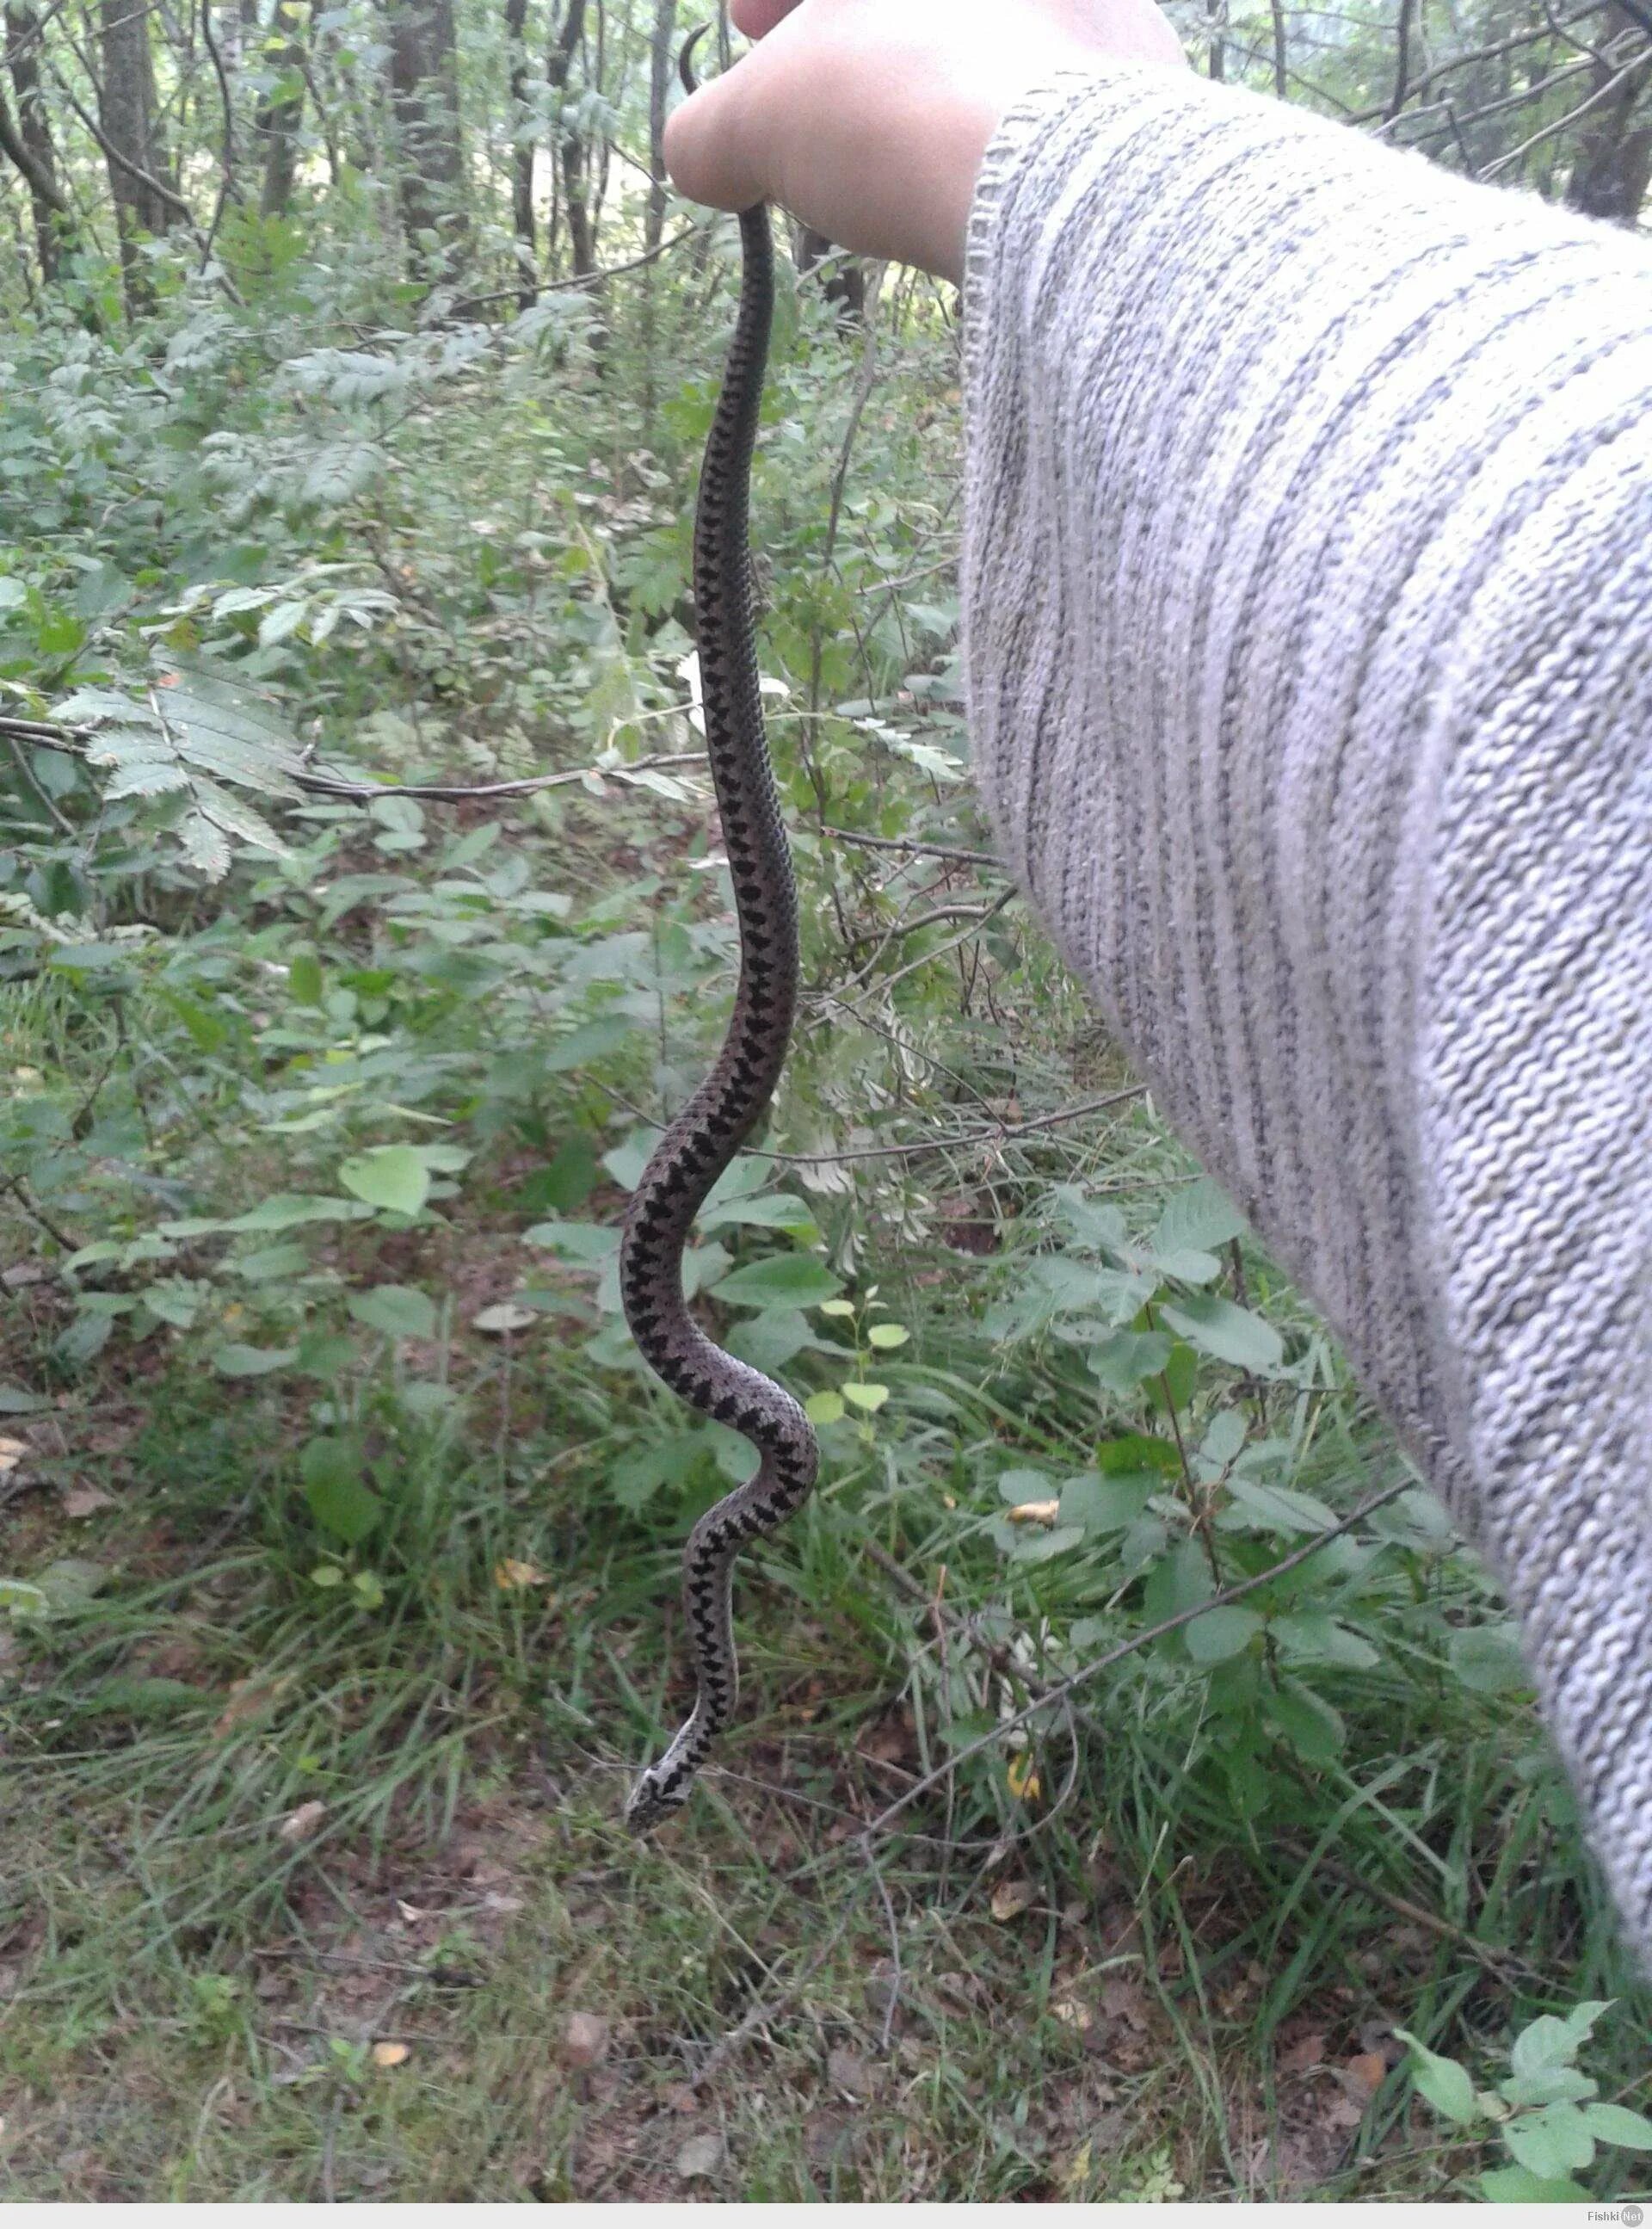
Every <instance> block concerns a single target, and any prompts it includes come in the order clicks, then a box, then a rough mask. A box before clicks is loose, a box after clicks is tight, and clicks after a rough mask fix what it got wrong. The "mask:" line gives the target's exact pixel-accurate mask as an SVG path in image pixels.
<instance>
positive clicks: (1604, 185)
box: [1566, 4, 1652, 226]
mask: <svg viewBox="0 0 1652 2229" xmlns="http://www.w3.org/2000/svg"><path fill="white" fill-rule="evenodd" d="M1631 29H1636V26H1635V22H1634V19H1633V18H1632V17H1630V16H1628V15H1626V14H1625V12H1624V11H1623V9H1622V8H1620V7H1618V6H1617V5H1616V4H1614V5H1613V6H1611V7H1610V8H1609V9H1608V10H1607V11H1606V22H1605V37H1604V40H1603V41H1602V42H1601V43H1602V45H1603V47H1604V48H1615V47H1617V42H1619V41H1621V40H1622V39H1623V35H1624V33H1625V32H1627V31H1630V30H1631ZM1637 35H1638V34H1637ZM1617 52H1618V54H1619V56H1620V59H1619V60H1618V61H1617V63H1616V64H1615V65H1612V64H1603V63H1600V62H1597V63H1596V65H1595V67H1594V82H1595V85H1596V87H1604V86H1605V85H1608V84H1610V81H1611V79H1612V76H1613V75H1614V74H1615V70H1616V69H1622V68H1623V63H1624V61H1625V60H1627V59H1628V57H1627V56H1626V55H1624V54H1623V49H1622V48H1621V47H1618V48H1617ZM1649 83H1652V48H1648V50H1647V53H1646V55H1645V56H1644V58H1643V59H1642V61H1638V62H1637V63H1636V66H1635V67H1634V68H1632V69H1630V71H1628V73H1627V74H1626V75H1625V76H1624V78H1623V82H1622V83H1621V84H1620V85H1618V86H1617V87H1614V89H1613V90H1612V92H1611V93H1610V94H1608V95H1607V97H1606V99H1605V100H1603V101H1602V103H1601V105H1600V106H1599V107H1598V108H1592V109H1591V110H1590V112H1589V113H1588V115H1587V116H1585V118H1584V119H1583V120H1582V122H1581V123H1580V125H1578V153H1577V158H1576V160H1575V161H1574V162H1573V164H1572V177H1571V181H1570V183H1569V184H1568V185H1567V187H1566V201H1567V202H1568V203H1569V204H1570V206H1571V207H1572V209H1580V210H1581V211H1582V212H1583V214H1584V215H1585V216H1604V217H1608V218H1610V220H1611V222H1613V223H1614V224H1626V225H1630V226H1633V225H1635V224H1636V223H1638V222H1639V220H1640V215H1641V204H1642V202H1644V201H1645V199H1646V196H1647V188H1648V185H1649V183H1652V115H1649V113H1648V111H1647V105H1646V100H1645V94H1646V91H1647V87H1648V85H1649Z"/></svg>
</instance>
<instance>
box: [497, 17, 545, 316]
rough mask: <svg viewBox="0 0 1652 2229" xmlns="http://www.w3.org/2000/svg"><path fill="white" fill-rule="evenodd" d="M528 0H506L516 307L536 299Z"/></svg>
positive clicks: (532, 127)
mask: <svg viewBox="0 0 1652 2229" xmlns="http://www.w3.org/2000/svg"><path fill="white" fill-rule="evenodd" d="M527 27H528V0H505V33H506V36H507V37H508V38H509V42H510V215H511V225H512V228H513V230H514V231H515V236H516V269H517V273H518V278H517V285H516V305H517V307H518V308H519V309H522V310H528V309H531V308H532V307H533V305H534V304H535V302H536V301H538V299H539V241H538V238H537V236H536V228H535V222H534V113H533V107H532V104H531V101H530V99H529V94H528V46H527V42H526V39H525V38H524V36H523V34H524V33H525V31H526V29H527Z"/></svg>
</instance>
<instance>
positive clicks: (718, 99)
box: [663, 56, 766, 209]
mask: <svg viewBox="0 0 1652 2229" xmlns="http://www.w3.org/2000/svg"><path fill="white" fill-rule="evenodd" d="M755 59H756V57H754V56H748V57H747V58H746V60H744V61H740V62H737V63H736V64H735V66H734V67H733V69H730V70H727V71H725V72H724V74H723V75H722V76H721V77H720V78H718V79H716V80H714V82H713V83H712V84H710V85H707V86H702V87H701V89H700V91H699V92H698V93H695V95H694V97H693V99H692V100H685V101H684V102H683V103H682V106H680V107H679V108H677V109H676V111H675V112H673V114H672V115H671V117H670V119H669V121H668V122H667V124H666V127H665V141H664V150H663V151H664V155H665V167H666V169H667V170H669V172H670V174H671V183H673V185H675V186H676V189H677V191H678V192H679V193H681V194H686V195H687V196H688V199H689V200H690V201H695V202H708V203H709V204H710V206H711V207H712V208H713V209H750V208H751V207H752V205H753V203H754V202H760V201H762V200H763V199H765V193H766V188H765V183H764V180H763V177H762V172H761V170H760V168H759V159H758V151H757V150H756V148H755V147H754V146H753V145H752V137H753V135H752V129H751V125H750V120H749V119H750V116H751V106H752V104H751V102H750V101H749V100H748V99H747V98H746V96H745V94H744V93H743V91H742V87H741V83H740V80H742V79H743V78H745V77H746V73H747V71H748V70H750V69H751V68H752V65H753V62H754V61H755Z"/></svg>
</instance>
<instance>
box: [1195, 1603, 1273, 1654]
mask: <svg viewBox="0 0 1652 2229" xmlns="http://www.w3.org/2000/svg"><path fill="white" fill-rule="evenodd" d="M1261 1630H1262V1620H1261V1619H1260V1618H1259V1617H1258V1616H1257V1614H1256V1612H1255V1611H1254V1610H1253V1609H1245V1607H1244V1605H1243V1604H1242V1603H1224V1604H1222V1605H1221V1607H1220V1609H1207V1611H1206V1612H1205V1615H1204V1616H1202V1617H1196V1618H1194V1622H1193V1623H1192V1624H1191V1625H1190V1626H1189V1627H1188V1629H1187V1632H1186V1633H1185V1634H1184V1635H1183V1636H1182V1637H1183V1639H1184V1640H1185V1641H1187V1644H1188V1655H1189V1656H1191V1657H1192V1659H1193V1661H1194V1663H1195V1664H1221V1663H1225V1662H1226V1660H1227V1659H1228V1658H1229V1657H1230V1656H1238V1655H1239V1654H1240V1653H1241V1652H1242V1651H1243V1650H1245V1649H1246V1648H1249V1647H1250V1645H1251V1643H1252V1641H1254V1640H1255V1638H1256V1636H1257V1635H1258V1633H1260V1632H1261Z"/></svg>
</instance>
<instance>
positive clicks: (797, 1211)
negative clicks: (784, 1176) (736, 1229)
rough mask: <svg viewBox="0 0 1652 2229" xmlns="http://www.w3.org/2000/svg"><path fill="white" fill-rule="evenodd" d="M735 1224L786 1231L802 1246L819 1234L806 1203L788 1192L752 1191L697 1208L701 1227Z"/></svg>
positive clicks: (758, 1228)
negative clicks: (746, 1194)
mask: <svg viewBox="0 0 1652 2229" xmlns="http://www.w3.org/2000/svg"><path fill="white" fill-rule="evenodd" d="M722 1224H739V1225H741V1226H743V1227H745V1228H746V1229H747V1230H788V1231H790V1232H791V1234H792V1235H793V1237H797V1238H798V1239H800V1240H802V1242H803V1243H804V1244H805V1245H809V1244H810V1243H813V1241H814V1240H815V1239H816V1238H817V1237H819V1236H820V1232H819V1230H818V1227H817V1226H816V1222H815V1218H814V1217H813V1216H812V1215H811V1214H810V1211H809V1209H808V1206H807V1204H806V1203H805V1202H804V1201H803V1200H800V1199H798V1198H795V1197H794V1196H793V1194H791V1192H765V1193H759V1194H755V1195H753V1196H752V1197H751V1198H745V1199H724V1200H719V1201H717V1202H716V1203H715V1204H713V1203H711V1202H709V1201H708V1203H707V1204H706V1205H705V1206H704V1207H702V1208H701V1211H700V1228H701V1230H718V1229H719V1228H720V1226H721V1225H722Z"/></svg>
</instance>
